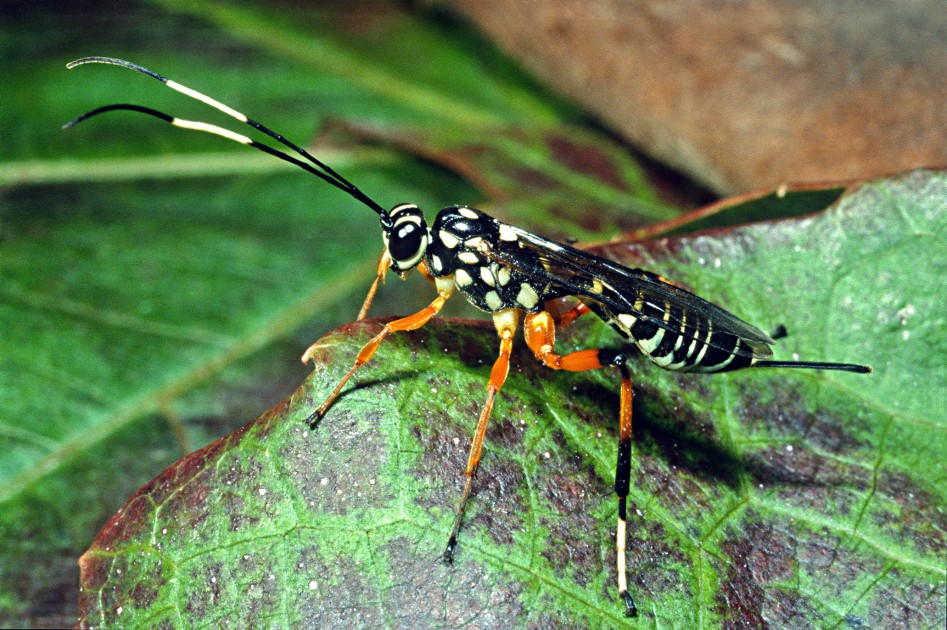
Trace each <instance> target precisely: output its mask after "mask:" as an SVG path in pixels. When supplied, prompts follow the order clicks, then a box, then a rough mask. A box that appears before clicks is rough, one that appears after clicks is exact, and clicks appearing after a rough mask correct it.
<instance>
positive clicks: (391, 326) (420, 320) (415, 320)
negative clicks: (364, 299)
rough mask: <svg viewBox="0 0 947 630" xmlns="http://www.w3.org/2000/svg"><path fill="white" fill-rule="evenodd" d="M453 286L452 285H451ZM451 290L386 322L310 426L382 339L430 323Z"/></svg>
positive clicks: (305, 357)
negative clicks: (400, 316)
mask: <svg viewBox="0 0 947 630" xmlns="http://www.w3.org/2000/svg"><path fill="white" fill-rule="evenodd" d="M450 286H452V285H450ZM450 295H451V292H450V290H449V289H447V290H442V291H441V292H440V293H439V294H438V296H437V299H436V300H434V301H433V302H431V303H430V304H429V305H428V306H427V307H426V308H424V309H422V310H420V311H418V312H417V313H415V314H414V315H408V316H407V317H402V318H401V319H396V320H395V321H393V322H389V323H387V324H385V327H384V328H382V330H381V332H380V333H378V334H377V335H375V336H374V337H373V338H372V340H371V341H369V342H368V343H366V344H365V345H364V346H363V347H362V349H361V350H360V351H359V353H358V356H357V357H356V358H355V364H354V365H353V366H352V368H351V369H350V370H349V371H348V372H347V373H346V374H345V376H343V377H342V380H340V381H339V383H338V384H337V385H336V386H335V389H333V390H332V393H330V394H329V395H328V396H327V397H326V399H325V400H324V401H323V403H322V404H321V405H319V407H318V408H317V409H316V410H315V411H313V412H312V413H311V414H310V415H309V417H308V418H306V422H307V423H308V424H309V426H314V425H315V424H316V423H317V422H318V421H319V419H320V418H321V417H322V416H323V415H324V414H325V412H326V411H327V410H328V409H329V407H330V406H331V405H332V403H333V402H334V401H335V399H336V398H337V397H338V396H339V393H340V392H341V391H342V388H343V387H345V384H346V383H347V382H348V381H349V379H350V378H352V376H353V375H354V374H355V372H357V371H358V369H359V368H360V367H362V366H363V365H365V364H366V363H367V362H368V361H369V359H371V358H372V357H373V356H374V355H375V352H376V351H377V350H378V346H379V345H381V342H382V340H384V338H385V337H387V336H388V335H389V334H390V333H393V332H396V331H399V330H417V329H418V328H420V327H421V326H423V325H424V324H426V323H428V322H429V321H430V320H431V318H432V317H434V316H435V315H437V314H438V313H440V312H441V309H442V308H443V307H444V303H445V302H446V301H447V299H448V298H449V297H450ZM315 348H316V345H315V344H313V345H312V346H310V347H309V349H308V350H306V353H305V354H304V355H303V357H302V360H303V363H306V362H308V361H309V359H311V358H312V355H313V352H314V351H315Z"/></svg>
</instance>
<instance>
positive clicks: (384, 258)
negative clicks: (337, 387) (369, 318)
mask: <svg viewBox="0 0 947 630" xmlns="http://www.w3.org/2000/svg"><path fill="white" fill-rule="evenodd" d="M390 265H391V256H389V255H388V248H387V247H386V248H385V249H383V250H382V252H381V257H379V259H378V269H377V270H376V272H375V281H374V282H372V286H371V288H370V289H369V290H368V295H366V296H365V301H364V302H362V308H361V310H359V312H358V317H357V318H356V319H357V320H359V319H365V316H366V315H368V309H370V308H371V307H372V300H374V299H375V293H376V292H377V291H378V284H379V283H382V284H384V282H385V274H386V273H388V267H389V266H390ZM307 354H308V351H307ZM305 362H306V361H305V359H303V363H305Z"/></svg>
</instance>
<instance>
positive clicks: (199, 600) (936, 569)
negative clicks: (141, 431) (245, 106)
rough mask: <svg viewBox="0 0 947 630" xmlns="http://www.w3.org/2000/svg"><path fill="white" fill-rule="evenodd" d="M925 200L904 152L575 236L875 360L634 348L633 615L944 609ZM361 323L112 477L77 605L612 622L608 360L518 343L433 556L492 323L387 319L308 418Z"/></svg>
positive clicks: (172, 618)
mask: <svg viewBox="0 0 947 630" xmlns="http://www.w3.org/2000/svg"><path fill="white" fill-rule="evenodd" d="M945 229H947V175H945V174H944V173H932V172H923V171H920V172H916V173H912V174H907V175H904V176H901V177H896V178H892V179H889V180H882V181H877V182H871V183H866V184H862V185H859V186H856V187H854V188H852V189H850V190H849V191H848V193H847V194H846V195H845V196H844V197H843V198H842V200H841V201H840V202H839V203H838V204H837V205H836V206H835V207H833V208H832V209H831V210H830V211H828V212H826V213H824V214H821V215H818V216H815V217H811V218H805V219H797V220H791V221H782V222H777V223H766V224H757V225H752V226H747V227H742V228H734V229H731V230H728V231H726V232H720V233H717V234H715V235H713V236H700V237H696V238H674V239H665V240H662V241H658V242H649V243H645V244H621V243H619V244H613V245H610V246H608V247H606V248H601V249H599V250H597V251H598V253H600V254H602V255H607V256H609V257H612V258H615V259H616V260H619V261H621V262H623V263H625V264H638V263H641V262H642V261H646V262H647V264H648V266H649V267H650V268H652V269H654V270H656V271H660V272H661V273H664V274H666V275H669V276H671V277H673V278H674V279H675V280H678V281H680V282H682V283H683V284H685V285H687V286H689V287H693V288H695V289H697V290H698V291H699V292H700V293H701V294H702V295H704V296H706V297H708V298H712V299H714V300H715V301H717V302H719V303H721V304H725V305H727V307H728V308H729V309H731V310H733V311H734V312H735V313H737V314H739V315H740V316H742V317H744V318H746V319H747V320H749V321H751V322H755V323H758V324H762V325H763V326H767V325H769V326H772V327H775V325H776V324H779V323H782V324H785V325H786V327H787V328H788V330H789V337H788V338H786V339H785V340H782V341H781V342H780V343H779V344H778V347H777V349H776V356H777V358H785V359H790V358H794V357H795V355H796V354H798V355H799V357H800V358H803V359H806V360H836V361H857V362H867V363H870V364H872V365H873V366H874V368H875V373H874V374H871V375H867V376H866V375H854V374H847V373H837V372H815V371H802V370H749V371H744V372H739V373H733V374H728V375H713V376H707V375H679V374H672V373H668V372H665V371H662V370H660V369H658V368H657V367H655V366H651V365H647V364H645V363H644V362H637V363H636V364H635V369H634V372H635V376H634V378H635V382H636V386H635V394H636V402H635V430H636V433H635V456H634V463H633V472H632V481H633V484H632V490H631V494H630V497H629V501H630V515H631V516H630V522H629V525H630V535H629V551H628V559H629V572H630V576H631V587H632V590H633V592H634V594H635V596H636V598H637V599H638V603H639V607H640V608H641V613H642V614H641V618H640V619H639V625H641V626H648V627H651V626H663V627H696V626H718V625H737V626H762V625H768V624H771V625H775V626H781V627H786V626H794V625H801V626H842V625H847V626H855V627H859V626H865V627H940V626H942V624H943V622H944V606H943V603H944V598H945V569H944V557H945V551H947V546H945V539H944V531H945V525H947V522H945V515H944V513H943V505H944V503H945V498H947V497H945V494H947V484H945V475H944V472H945V471H944V467H943V462H944V461H947V439H945V438H947V425H945V414H944V399H943V390H942V385H943V383H944V382H945V380H947V368H945V366H944V364H943V361H942V356H943V351H944V349H945V348H944V345H945V342H944V336H943V331H944V330H945V324H947V322H945V309H944V301H943V295H942V292H941V291H940V287H941V284H942V277H943V272H944V269H943V260H944V248H943V241H942V236H941V235H942V234H943V233H944V231H945ZM917 261H929V262H930V264H929V265H918V264H917ZM584 319H588V318H584ZM378 329H379V322H377V321H367V322H361V323H357V324H352V325H350V326H347V327H344V328H342V329H340V330H339V331H336V332H334V333H332V334H330V335H328V336H327V337H325V338H323V339H322V340H321V341H320V343H319V350H318V352H317V355H316V358H317V369H316V371H315V373H314V374H313V376H312V377H311V378H310V379H309V380H307V382H306V383H304V385H303V386H302V387H301V388H300V389H298V390H297V391H296V392H295V393H294V394H293V395H291V396H290V397H288V398H287V399H286V400H284V401H283V402H282V403H280V404H278V405H276V406H275V407H273V408H272V409H271V410H270V411H268V412H267V413H265V414H263V415H262V416H260V417H259V418H257V420H255V421H254V422H252V423H251V424H249V425H247V426H246V427H244V428H243V429H241V430H239V431H238V432H236V433H234V434H232V435H230V436H228V437H226V438H224V439H222V440H220V441H219V442H216V443H214V444H212V445H210V446H208V447H207V448H205V449H203V450H201V451H199V452H197V453H194V454H192V455H189V456H188V457H186V458H185V459H183V460H181V461H180V462H178V463H177V464H175V465H174V466H172V467H171V468H169V469H168V470H167V471H165V473H163V474H162V475H160V476H159V477H157V478H156V479H155V480H153V481H152V482H150V483H149V484H147V485H146V486H145V487H144V488H143V489H142V490H141V491H140V492H139V493H138V494H136V495H135V496H134V497H133V498H132V499H131V500H130V501H129V502H128V504H126V506H125V507H124V508H122V510H121V511H120V512H119V513H118V514H116V516H115V517H113V518H112V520H110V521H109V523H108V524H107V525H106V527H105V528H104V529H103V530H102V532H101V533H100V535H99V537H98V538H97V539H96V542H95V544H94V545H93V547H92V548H91V549H90V550H89V551H88V552H87V553H86V555H84V556H83V558H82V561H81V565H82V569H83V591H82V599H81V605H82V615H83V617H82V620H83V622H84V623H88V624H90V625H147V626H157V625H186V626H198V625H210V624H212V623H218V622H219V621H221V620H228V619H231V620H232V619H240V620H241V621H242V622H244V623H251V624H259V625H263V624H267V625H274V624H275V625H284V626H300V625H308V626H313V627H321V626H326V625H340V624H345V625H370V626H379V625H384V626H410V627H417V626H432V625H438V626H442V625H451V626H453V625H461V624H464V623H471V622H473V623H476V624H478V625H483V626H490V627H496V626H502V627H522V626H549V625H555V626H606V627H607V626H616V625H619V624H622V623H624V622H625V621H626V620H624V619H623V618H622V617H621V616H620V613H621V607H620V605H619V602H618V601H617V598H616V587H615V576H614V568H613V567H614V550H613V538H612V536H613V533H612V528H613V526H614V520H615V500H614V498H613V497H612V496H611V484H612V481H613V475H614V468H613V467H614V459H615V452H616V444H615V442H616V426H615V425H616V424H617V422H616V413H617V406H618V401H617V378H616V375H615V374H612V373H607V372H605V373H580V374H575V373H555V372H551V371H549V370H547V369H545V368H541V367H539V366H538V365H537V364H536V362H535V361H534V360H533V359H532V357H530V356H528V354H529V353H528V352H526V351H524V350H523V349H522V347H521V348H520V349H519V350H518V351H517V352H516V353H515V355H514V357H513V360H514V366H515V369H513V370H512V372H511V375H510V378H509V380H508V381H507V384H506V385H505V387H504V389H503V391H502V395H501V398H500V400H499V401H498V403H497V405H496V407H495V409H494V414H493V422H492V424H491V427H490V429H489V431H488V433H487V447H486V454H485V456H484V459H483V461H482V463H481V467H480V473H479V476H478V478H477V480H476V491H475V495H474V497H473V499H472V501H471V504H470V506H469V508H468V513H467V517H466V520H465V526H464V528H463V530H462V531H461V538H460V553H459V555H458V558H457V561H456V562H455V564H454V565H452V566H448V565H445V564H443V563H442V562H441V561H440V560H439V555H440V552H441V551H442V549H443V545H444V543H445V541H446V536H447V533H448V532H449V530H450V525H451V522H452V517H453V509H454V507H455V505H456V501H457V498H458V495H459V492H460V489H461V487H462V484H463V475H462V471H463V468H464V464H465V461H466V455H467V448H468V444H469V439H470V435H471V432H472V429H473V424H474V421H475V418H476V415H477V413H478V411H479V408H480V405H481V404H482V400H483V398H484V384H485V381H486V378H487V375H488V373H489V370H490V364H491V362H492V358H493V357H494V356H495V352H496V339H495V333H494V332H493V331H492V330H491V327H490V326H489V325H485V324H475V323H471V322H469V321H465V320H443V319H437V320H434V321H433V322H431V324H429V325H428V326H427V327H425V328H423V329H421V330H419V331H416V332H413V333H404V334H399V335H396V336H395V337H394V338H392V339H390V340H388V341H386V342H385V343H384V344H383V345H382V346H381V349H380V350H379V352H378V354H377V355H376V358H375V359H374V360H373V361H372V362H370V363H368V364H367V365H366V366H365V367H364V368H362V370H360V371H359V372H358V374H357V376H356V378H355V381H354V385H352V386H349V387H347V388H346V390H345V391H344V392H343V395H342V396H341V398H340V399H339V400H338V401H337V402H336V404H335V405H334V406H333V407H332V408H331V410H330V411H329V413H328V414H327V415H326V416H325V417H324V418H323V419H322V421H321V423H320V424H319V426H318V427H317V428H316V429H314V430H312V431H310V430H308V429H307V428H306V426H305V424H304V422H303V421H304V419H305V417H306V416H307V415H308V413H310V412H311V410H312V409H313V408H314V406H315V405H317V404H318V403H319V401H321V400H322V398H323V397H324V396H325V395H326V394H327V393H328V392H329V391H330V390H331V388H332V387H333V385H334V384H335V383H336V382H337V381H338V379H339V378H340V377H341V376H342V374H344V372H345V371H346V370H347V369H348V367H349V366H350V365H351V362H352V360H353V358H354V356H355V354H356V353H357V351H358V348H359V347H360V345H361V344H362V343H364V342H365V341H366V340H367V339H368V338H369V337H370V335H372V334H373V333H374V332H375V331H377V330H378ZM563 332H564V334H563V335H562V336H561V339H560V341H559V349H560V351H570V350H574V349H578V348H583V347H589V346H590V345H592V346H595V345H602V346H610V347H616V346H617V345H619V340H618V339H616V338H615V336H614V334H612V333H611V332H610V331H609V330H608V329H606V328H605V327H604V326H603V325H601V324H600V323H596V322H594V321H583V320H580V321H579V322H577V323H575V324H574V325H573V326H572V327H570V328H569V329H567V330H565V331H563Z"/></svg>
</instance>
